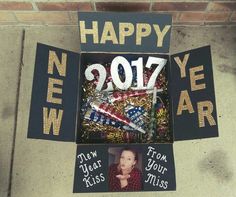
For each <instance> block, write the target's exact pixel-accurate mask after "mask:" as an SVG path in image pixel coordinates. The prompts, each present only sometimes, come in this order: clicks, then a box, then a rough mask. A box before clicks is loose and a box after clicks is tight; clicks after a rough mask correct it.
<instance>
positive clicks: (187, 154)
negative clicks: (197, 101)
mask: <svg viewBox="0 0 236 197" xmlns="http://www.w3.org/2000/svg"><path fill="white" fill-rule="evenodd" d="M235 35H236V27H173V29H172V41H171V53H177V52H181V51H185V50H188V49H193V48H197V47H201V46H204V45H208V44H210V45H211V49H212V59H213V65H214V66H213V71H214V81H215V92H216V101H217V113H218V124H219V133H220V137H219V138H214V139H205V140H193V141H181V142H175V143H174V152H175V165H176V179H177V180H176V182H177V191H175V192H159V193H156V192H145V193H129V195H130V196H135V197H138V196H140V197H141V196H142V197H143V196H156V195H157V194H158V196H163V197H165V196H171V197H173V196H181V197H184V196H186V197H187V196H199V197H200V196H215V197H222V196H227V197H234V196H235V194H236V188H235V185H236V178H235V176H236V159H235V155H236V145H235V144H236V143H235V140H234V139H236V132H235V128H236V121H235V120H236V107H235V103H236V64H235V55H236V36H235ZM0 38H1V39H0V47H1V51H0V64H1V70H0V76H1V77H0V81H1V86H0V93H1V99H0V113H1V124H0V196H1V197H7V195H8V193H9V191H8V189H9V184H10V185H11V187H10V188H11V191H10V194H11V196H12V197H26V196H31V197H42V196H43V197H49V196H50V197H62V196H63V197H64V196H66V197H68V196H75V195H76V196H77V195H79V196H95V195H96V196H120V194H119V193H113V194H111V193H106V194H105V193H100V194H72V188H73V176H74V162H75V151H76V145H75V143H65V142H64V143H63V142H53V141H43V140H32V139H30V140H29V139H27V138H26V136H27V127H28V118H29V106H30V99H31V89H32V79H33V70H34V61H35V52H36V43H37V42H42V43H44V44H48V45H52V46H55V47H59V48H64V49H68V50H72V51H75V52H76V51H78V50H79V44H78V29H77V27H75V26H65V27H63V26H60V27H55V26H54V27H45V26H44V27H43V26H38V27H26V28H25V37H23V27H1V28H0ZM22 38H24V39H22ZM22 41H24V43H22ZM22 44H23V45H22ZM22 50H23V52H24V53H23V56H21V52H22ZM199 58H201V57H199ZM21 59H22V60H23V61H22V63H23V64H22V65H21ZM20 75H21V77H20V78H19V76H20ZM19 82H20V85H19ZM19 88H20V89H19ZM18 89H19V95H18ZM17 109H18V113H16V110H17ZM16 115H17V116H16ZM14 131H15V134H14ZM14 140H15V141H14ZM12 155H14V158H12ZM12 161H13V163H12ZM11 165H12V166H13V168H12V171H11ZM11 172H12V177H10V174H11Z"/></svg>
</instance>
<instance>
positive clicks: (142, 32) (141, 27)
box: [136, 23, 151, 45]
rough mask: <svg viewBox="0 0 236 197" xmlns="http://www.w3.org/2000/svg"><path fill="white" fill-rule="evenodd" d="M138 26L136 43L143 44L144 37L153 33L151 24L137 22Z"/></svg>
mask: <svg viewBox="0 0 236 197" xmlns="http://www.w3.org/2000/svg"><path fill="white" fill-rule="evenodd" d="M136 28H137V30H136V44H137V45H141V43H142V37H147V36H149V35H150V34H151V26H150V25H149V24H147V23H137V25H136Z"/></svg>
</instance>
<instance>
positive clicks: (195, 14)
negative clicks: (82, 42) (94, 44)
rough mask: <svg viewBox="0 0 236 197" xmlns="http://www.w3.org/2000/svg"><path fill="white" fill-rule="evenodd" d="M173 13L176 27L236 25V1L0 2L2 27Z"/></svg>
mask: <svg viewBox="0 0 236 197" xmlns="http://www.w3.org/2000/svg"><path fill="white" fill-rule="evenodd" d="M78 10H79V11H138V12H159V13H171V14H172V16H173V24H174V25H236V0H228V1H227V0H224V1H222V0H221V1H217V0H214V1H213V0H211V1H209V0H201V1H198V0H187V1H186V0H183V1H181V0H176V1H174V0H165V1H164V0H159V1H157V0H148V1H145V0H144V1H140V0H138V1H130V0H128V1H127V0H126V1H112V2H111V1H98V0H91V1H86V0H85V1H75V0H72V1H70V2H69V0H67V1H62V0H58V1H54V0H52V1H50V0H47V1H44V0H43V1H38V0H34V1H19V0H18V1H0V25H77V11H78Z"/></svg>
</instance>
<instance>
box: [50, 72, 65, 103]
mask: <svg viewBox="0 0 236 197" xmlns="http://www.w3.org/2000/svg"><path fill="white" fill-rule="evenodd" d="M54 84H56V85H61V86H62V85H63V81H62V80H61V79H54V78H50V77H49V78H48V93H47V102H49V103H56V104H61V103H62V99H61V98H55V97H53V93H57V94H61V93H62V89H61V88H56V87H54Z"/></svg>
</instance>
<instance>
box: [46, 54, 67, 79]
mask: <svg viewBox="0 0 236 197" xmlns="http://www.w3.org/2000/svg"><path fill="white" fill-rule="evenodd" d="M66 62H67V54H66V53H62V56H61V61H60V60H59V59H58V57H57V54H56V52H55V51H49V58H48V74H53V67H54V65H55V66H56V67H57V70H58V73H59V75H60V76H63V77H65V76H66Z"/></svg>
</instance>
